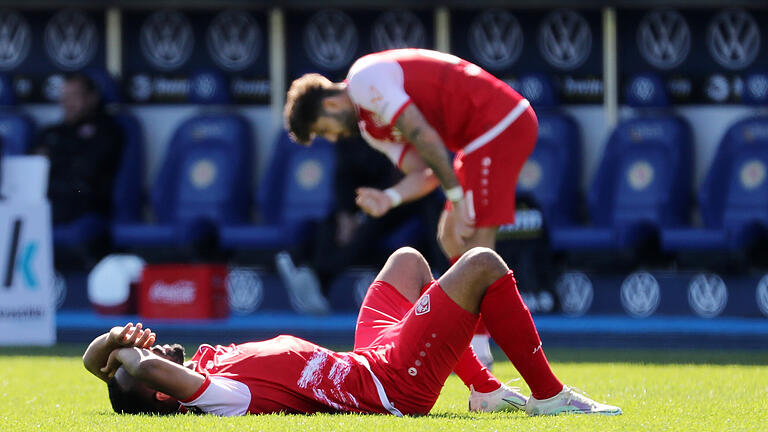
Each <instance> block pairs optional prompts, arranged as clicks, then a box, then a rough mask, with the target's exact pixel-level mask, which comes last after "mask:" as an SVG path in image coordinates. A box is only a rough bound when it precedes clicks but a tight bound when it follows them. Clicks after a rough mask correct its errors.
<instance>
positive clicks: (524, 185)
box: [516, 74, 581, 227]
mask: <svg viewBox="0 0 768 432" xmlns="http://www.w3.org/2000/svg"><path fill="white" fill-rule="evenodd" d="M519 90H520V93H521V94H522V95H523V96H525V98H526V99H528V100H529V101H530V102H531V105H532V106H533V108H534V109H535V110H536V116H537V117H538V119H539V136H538V140H537V141H536V147H535V148H534V149H533V153H532V154H531V156H530V157H529V158H528V161H526V163H525V165H524V166H523V169H522V170H521V171H520V176H519V177H518V180H517V192H516V194H517V198H518V200H521V199H522V200H527V201H529V202H533V203H534V204H535V206H537V207H538V208H539V209H540V210H541V212H542V214H543V215H544V222H545V224H546V226H548V227H549V226H568V225H574V224H576V221H577V219H578V209H579V196H580V192H579V190H580V185H581V169H580V163H579V162H578V161H581V134H580V131H579V126H578V124H577V123H576V121H575V120H574V119H573V117H571V116H570V115H568V114H566V113H564V112H562V111H560V110H559V109H558V105H559V103H558V102H559V101H558V97H557V92H556V89H555V86H554V84H553V83H552V80H551V79H550V78H549V77H548V76H547V75H544V74H530V75H526V76H523V77H522V78H521V79H520V85H519Z"/></svg>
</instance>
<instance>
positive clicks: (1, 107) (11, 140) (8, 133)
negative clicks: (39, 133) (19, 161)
mask: <svg viewBox="0 0 768 432" xmlns="http://www.w3.org/2000/svg"><path fill="white" fill-rule="evenodd" d="M15 105H16V94H15V92H14V90H13V83H12V82H11V79H10V77H8V75H6V74H0V140H2V145H0V150H2V152H3V154H5V155H22V154H26V153H27V151H28V150H29V147H30V144H31V143H32V138H33V135H34V132H35V128H34V124H33V123H32V120H31V119H30V118H29V117H28V116H26V115H24V114H21V113H19V112H17V111H16V110H15V109H14V108H13V107H14V106H15Z"/></svg>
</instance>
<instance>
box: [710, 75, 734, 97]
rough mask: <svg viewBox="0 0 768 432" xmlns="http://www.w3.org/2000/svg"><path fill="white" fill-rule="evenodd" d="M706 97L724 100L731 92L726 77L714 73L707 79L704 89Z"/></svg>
mask: <svg viewBox="0 0 768 432" xmlns="http://www.w3.org/2000/svg"><path fill="white" fill-rule="evenodd" d="M704 92H705V93H706V94H707V97H708V98H709V99H710V100H713V101H715V102H725V101H726V100H728V96H729V95H730V94H731V86H730V84H729V83H728V78H726V77H725V76H723V75H721V74H714V75H712V76H710V77H709V78H708V79H707V84H706V87H705V89H704Z"/></svg>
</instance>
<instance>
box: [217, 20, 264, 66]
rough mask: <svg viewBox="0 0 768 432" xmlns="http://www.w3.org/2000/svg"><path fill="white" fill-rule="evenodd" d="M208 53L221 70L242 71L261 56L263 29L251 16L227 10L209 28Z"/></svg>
mask: <svg viewBox="0 0 768 432" xmlns="http://www.w3.org/2000/svg"><path fill="white" fill-rule="evenodd" d="M206 44H207V46H208V54H210V56H211V58H212V59H213V61H215V62H216V63H217V64H218V65H219V66H221V67H222V68H224V69H226V70H229V71H241V70H243V69H245V68H247V67H248V66H250V65H251V64H253V62H254V60H256V58H258V57H259V54H260V52H261V30H260V29H259V25H258V24H257V23H256V20H255V19H254V18H253V16H251V14H250V13H248V12H245V11H241V10H226V11H224V12H221V13H219V14H218V15H216V17H215V18H214V19H213V21H211V25H210V26H208V35H207V36H206Z"/></svg>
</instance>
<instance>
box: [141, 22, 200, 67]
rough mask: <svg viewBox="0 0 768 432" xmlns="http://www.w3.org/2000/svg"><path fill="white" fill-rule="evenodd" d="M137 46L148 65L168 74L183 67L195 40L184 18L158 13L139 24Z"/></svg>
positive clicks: (190, 27)
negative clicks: (139, 47)
mask: <svg viewBox="0 0 768 432" xmlns="http://www.w3.org/2000/svg"><path fill="white" fill-rule="evenodd" d="M139 45H140V46H141V52H142V53H143V54H144V57H145V58H146V59H147V61H149V62H150V63H151V64H152V65H154V66H155V67H157V68H158V69H160V70H165V71H169V70H173V69H176V68H178V67H179V66H181V65H183V64H184V63H186V61H187V60H188V59H189V56H190V55H191V54H192V48H193V47H194V45H195V39H194V35H193V34H192V26H191V25H190V23H189V20H187V17H186V16H185V15H184V14H182V13H181V12H177V11H174V10H159V11H157V12H155V13H153V14H152V15H150V16H149V17H148V18H147V19H146V20H145V21H144V24H142V26H141V31H140V35H139Z"/></svg>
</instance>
